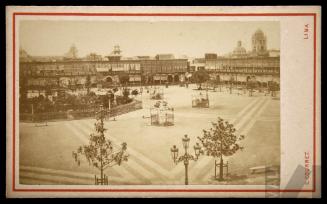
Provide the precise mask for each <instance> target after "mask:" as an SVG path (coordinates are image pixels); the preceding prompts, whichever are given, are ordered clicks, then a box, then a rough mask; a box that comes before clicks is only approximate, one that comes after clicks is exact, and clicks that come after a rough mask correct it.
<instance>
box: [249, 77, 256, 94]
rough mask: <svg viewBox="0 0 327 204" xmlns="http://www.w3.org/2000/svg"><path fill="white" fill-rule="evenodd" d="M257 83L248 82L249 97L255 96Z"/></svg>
mask: <svg viewBox="0 0 327 204" xmlns="http://www.w3.org/2000/svg"><path fill="white" fill-rule="evenodd" d="M256 83H257V82H256V81H252V80H250V81H248V82H247V88H248V90H249V96H252V95H253V90H254V89H255V88H256Z"/></svg>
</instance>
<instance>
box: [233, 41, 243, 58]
mask: <svg viewBox="0 0 327 204" xmlns="http://www.w3.org/2000/svg"><path fill="white" fill-rule="evenodd" d="M245 54H246V49H245V48H244V47H243V46H242V41H238V42H237V47H236V48H235V49H234V51H233V55H245Z"/></svg>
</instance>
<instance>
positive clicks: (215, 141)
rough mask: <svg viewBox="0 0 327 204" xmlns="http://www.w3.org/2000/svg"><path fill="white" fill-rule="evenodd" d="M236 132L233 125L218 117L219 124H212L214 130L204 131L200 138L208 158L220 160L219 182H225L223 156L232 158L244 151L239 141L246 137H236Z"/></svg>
mask: <svg viewBox="0 0 327 204" xmlns="http://www.w3.org/2000/svg"><path fill="white" fill-rule="evenodd" d="M235 131H236V129H235V128H234V125H233V124H230V123H229V122H228V121H224V120H223V119H222V118H220V117H218V120H217V122H216V123H214V122H213V123H212V128H210V130H203V136H202V137H198V139H199V140H200V142H201V143H202V146H203V147H204V153H205V154H206V155H207V156H212V157H214V158H220V164H219V166H220V171H219V180H223V164H224V162H223V156H224V157H227V156H232V155H233V154H235V153H236V152H237V151H238V150H242V149H243V147H241V146H240V145H239V141H240V140H243V139H244V136H243V135H236V134H235Z"/></svg>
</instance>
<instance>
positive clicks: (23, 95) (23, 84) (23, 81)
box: [19, 76, 28, 104]
mask: <svg viewBox="0 0 327 204" xmlns="http://www.w3.org/2000/svg"><path fill="white" fill-rule="evenodd" d="M27 80H28V79H27V77H25V76H21V77H19V93H20V103H19V104H25V102H26V100H27V92H28V87H27V86H28V81H27Z"/></svg>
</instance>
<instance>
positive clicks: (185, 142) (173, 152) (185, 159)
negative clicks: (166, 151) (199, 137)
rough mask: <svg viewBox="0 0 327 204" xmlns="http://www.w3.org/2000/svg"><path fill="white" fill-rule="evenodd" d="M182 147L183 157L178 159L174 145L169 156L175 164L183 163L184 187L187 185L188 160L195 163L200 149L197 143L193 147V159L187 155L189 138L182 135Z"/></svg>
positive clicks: (200, 151)
mask: <svg viewBox="0 0 327 204" xmlns="http://www.w3.org/2000/svg"><path fill="white" fill-rule="evenodd" d="M182 142H183V147H184V150H185V153H184V155H182V156H180V157H178V148H177V147H176V145H174V146H173V147H172V148H171V149H170V151H171V156H172V159H173V161H174V163H175V164H178V163H179V162H183V163H184V166H185V185H188V164H189V161H190V160H193V161H197V160H198V158H199V156H200V154H201V153H202V150H201V147H200V145H199V143H196V145H195V146H194V152H195V157H194V156H193V155H190V154H189V153H187V149H188V148H189V143H190V138H189V137H188V136H187V135H184V137H183V139H182Z"/></svg>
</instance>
